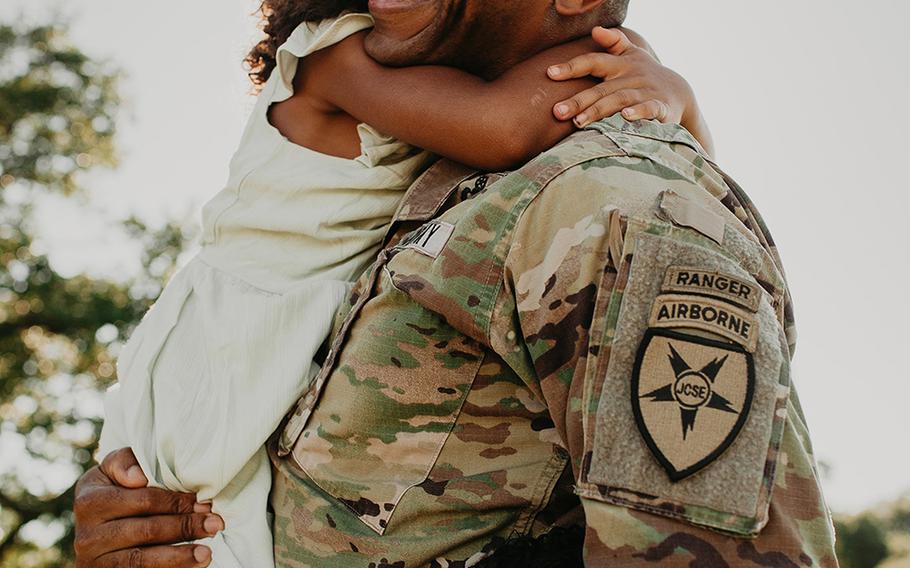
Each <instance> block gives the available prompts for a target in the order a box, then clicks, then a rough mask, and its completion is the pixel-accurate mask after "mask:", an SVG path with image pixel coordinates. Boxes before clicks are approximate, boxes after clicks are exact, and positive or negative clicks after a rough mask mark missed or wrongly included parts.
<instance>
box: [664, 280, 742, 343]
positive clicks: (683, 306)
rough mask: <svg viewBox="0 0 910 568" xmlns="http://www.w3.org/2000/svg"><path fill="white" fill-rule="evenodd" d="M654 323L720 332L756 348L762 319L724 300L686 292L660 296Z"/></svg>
mask: <svg viewBox="0 0 910 568" xmlns="http://www.w3.org/2000/svg"><path fill="white" fill-rule="evenodd" d="M649 325H650V327H659V328H671V329H673V328H680V327H689V328H695V329H700V330H703V331H709V332H711V333H716V334H718V335H720V336H722V337H725V338H727V339H729V340H731V341H734V342H736V343H738V344H740V345H742V346H743V347H744V348H745V349H746V350H747V351H750V352H752V351H755V347H756V345H757V344H758V321H757V320H756V319H755V317H754V316H753V315H752V314H750V313H748V312H746V311H745V310H741V309H739V308H736V307H734V306H731V305H729V304H726V303H724V302H718V301H716V300H713V299H711V298H702V297H698V296H690V295H683V294H667V295H664V296H658V297H657V299H655V300H654V307H653V308H652V309H651V319H650V320H649Z"/></svg>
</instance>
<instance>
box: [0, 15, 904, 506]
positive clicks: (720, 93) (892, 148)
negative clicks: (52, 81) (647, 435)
mask: <svg viewBox="0 0 910 568" xmlns="http://www.w3.org/2000/svg"><path fill="white" fill-rule="evenodd" d="M631 3H632V8H631V11H630V16H629V19H628V25H629V26H630V27H632V28H634V29H636V30H637V31H639V32H641V33H642V34H643V35H644V36H645V37H646V38H648V40H649V41H650V42H651V43H652V45H653V46H654V47H655V49H656V50H657V52H658V54H659V55H660V56H661V58H662V59H663V61H664V63H666V64H667V65H669V66H671V67H673V68H674V69H676V70H677V71H679V72H681V73H682V74H683V75H684V76H686V77H687V78H688V79H689V81H690V82H691V83H692V84H693V86H694V87H695V89H696V91H697V93H698V96H699V99H700V101H701V105H702V108H703V110H704V112H705V114H706V115H707V117H708V120H709V122H710V124H711V126H712V129H713V131H714V135H715V139H716V141H717V146H718V154H719V159H720V163H721V164H722V165H723V166H724V168H725V169H726V170H727V171H728V172H729V173H731V175H733V176H734V177H735V178H736V179H737V180H739V182H740V183H741V184H742V185H743V186H744V187H745V189H746V190H747V191H748V192H749V194H750V195H751V196H752V198H753V200H754V201H755V202H756V203H757V204H758V206H759V207H760V209H761V210H762V212H763V214H764V216H765V219H766V220H767V222H768V224H769V225H770V227H771V230H772V231H773V233H774V236H775V238H776V240H777V242H778V244H779V246H780V248H781V251H782V254H783V258H784V262H785V264H786V268H787V271H788V276H789V279H790V284H791V288H792V291H793V296H794V298H795V305H796V313H797V324H798V328H799V347H798V349H797V355H796V361H795V364H794V381H795V384H796V386H797V388H798V389H799V392H800V397H801V399H802V402H803V406H804V407H805V409H806V414H807V416H808V420H809V425H810V428H811V431H812V433H813V438H814V443H815V448H816V451H817V455H818V458H819V459H820V460H823V461H824V462H826V463H827V464H829V465H830V466H831V473H830V475H829V477H828V478H827V480H826V492H827V496H828V499H829V502H830V504H831V505H832V507H834V508H835V509H837V510H843V511H852V510H858V509H860V508H862V507H865V506H867V505H870V504H874V503H876V502H878V501H880V500H882V499H886V498H890V497H893V496H895V495H897V494H898V493H900V492H902V491H905V490H907V489H910V452H908V451H907V448H908V444H907V437H908V434H910V412H908V409H910V372H908V367H907V363H906V361H907V360H908V358H910V345H908V343H910V333H908V331H907V324H908V322H910V300H908V297H910V294H908V292H907V282H908V277H910V269H908V260H910V254H908V252H907V248H908V245H910V239H908V237H907V231H906V227H907V225H908V222H907V221H906V219H905V216H906V214H907V211H908V208H910V197H908V191H910V183H908V181H907V180H908V177H910V175H908V174H907V173H906V171H907V170H906V169H905V167H906V165H907V162H908V161H910V142H908V133H910V118H908V117H910V112H908V106H907V105H908V101H910V77H908V74H910V71H908V69H910V66H908V64H907V58H908V56H910V39H908V35H907V34H906V31H905V29H904V26H905V24H906V22H907V21H908V19H910V4H908V3H907V2H902V1H900V0H867V1H865V2H862V3H859V2H847V1H845V0H834V1H832V0H825V1H823V0H802V1H800V2H793V1H792V0H787V1H785V0H774V1H770V0H769V1H764V2H725V1H724V2H722V1H719V0H714V1H709V0H686V1H685V2H670V1H666V0H664V1H660V0H652V1H650V2H639V1H638V0H631ZM854 6H862V8H855V9H854V8H853V7H854ZM54 7H56V9H57V10H58V11H59V12H60V13H62V14H65V15H68V16H69V17H70V18H71V19H72V21H73V35H74V38H75V40H76V41H77V43H78V45H80V46H81V47H83V48H84V49H86V50H87V51H88V52H89V53H91V54H93V55H96V56H100V57H104V58H107V59H109V60H112V61H113V62H115V63H116V64H117V65H118V66H119V67H120V68H121V69H123V70H124V71H125V73H126V79H125V81H124V82H123V89H122V91H123V95H124V97H125V99H126V100H127V101H128V103H127V106H126V109H125V111H124V116H123V118H122V120H121V122H120V136H119V143H118V146H119V148H120V152H121V157H122V165H121V167H120V168H119V169H117V170H116V171H113V172H102V173H98V174H93V175H92V177H91V179H90V181H91V183H90V186H91V188H92V192H91V199H90V201H89V203H88V205H87V210H86V209H82V210H80V211H78V212H77V211H76V210H75V209H74V208H73V207H74V206H73V205H72V204H69V203H59V202H50V203H47V204H45V206H44V207H43V208H42V219H43V222H42V227H43V230H44V235H45V236H44V242H45V243H46V246H47V247H48V249H49V250H50V252H51V254H52V258H53V259H54V261H55V263H56V265H57V266H58V267H59V268H60V269H61V270H62V271H64V272H66V273H74V272H78V271H83V270H88V271H91V272H94V273H99V274H108V275H115V276H116V275H123V274H129V273H131V271H133V270H134V269H135V267H136V266H137V265H138V261H137V259H136V257H135V250H133V249H132V248H130V247H126V246H124V245H123V244H122V235H121V234H120V233H118V232H117V231H115V230H112V229H111V222H110V221H111V219H116V218H118V217H122V216H125V215H127V214H129V213H138V214H140V215H141V216H143V217H145V218H147V219H150V220H152V221H160V220H161V219H164V218H166V217H169V216H175V215H187V214H189V215H193V216H195V218H197V219H198V210H199V208H200V207H201V205H202V204H203V203H204V202H205V201H206V200H207V199H208V198H209V197H210V196H211V195H213V194H214V193H215V192H217V191H218V190H219V189H220V188H221V185H222V184H223V183H224V180H225V179H226V172H227V164H228V160H229V158H230V155H231V153H232V151H233V149H234V147H235V144H236V142H237V139H238V137H239V134H240V130H241V128H242V126H243V122H244V120H245V118H246V114H247V113H248V112H249V110H250V108H251V105H252V99H251V98H250V97H249V96H248V95H247V92H248V86H249V85H248V83H247V82H246V77H245V75H244V72H243V70H242V68H241V67H240V64H239V62H240V60H241V59H242V56H243V53H244V51H245V50H246V49H247V48H248V47H249V45H250V43H251V42H252V40H253V38H254V37H256V31H255V28H254V20H253V19H251V18H250V16H249V14H250V13H251V12H252V11H253V9H254V8H255V3H254V2H251V1H250V0H193V1H191V2H177V1H175V0H164V1H157V2H123V1H122V0H68V1H67V2H66V3H56V2H53V1H52V0H3V1H2V3H0V15H7V16H8V15H10V14H17V13H21V12H23V11H24V12H25V13H26V14H32V15H37V14H42V13H46V12H47V11H48V9H49V8H54ZM35 17H38V16H35ZM76 215H78V217H76ZM77 219H78V220H77Z"/></svg>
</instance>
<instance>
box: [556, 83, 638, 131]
mask: <svg viewBox="0 0 910 568" xmlns="http://www.w3.org/2000/svg"><path fill="white" fill-rule="evenodd" d="M642 98H643V97H642V96H641V94H640V93H639V92H638V91H637V90H635V89H620V90H618V91H616V92H613V93H610V94H609V95H607V96H606V97H603V98H601V99H599V100H598V101H597V102H595V103H594V104H593V105H591V106H590V107H588V108H586V109H585V110H584V111H583V112H581V113H579V114H578V116H576V117H575V118H574V119H573V121H574V122H575V126H577V127H579V128H582V127H584V126H587V125H588V124H591V123H592V122H594V121H595V120H600V119H601V118H606V117H608V116H613V115H614V114H616V113H617V112H620V111H621V110H622V109H624V108H627V107H630V106H633V105H636V104H638V103H639V102H641V100H642Z"/></svg>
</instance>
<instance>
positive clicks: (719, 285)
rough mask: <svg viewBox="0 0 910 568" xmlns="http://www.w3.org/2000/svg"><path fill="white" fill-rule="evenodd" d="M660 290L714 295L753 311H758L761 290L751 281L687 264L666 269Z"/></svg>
mask: <svg viewBox="0 0 910 568" xmlns="http://www.w3.org/2000/svg"><path fill="white" fill-rule="evenodd" d="M661 290H663V291H664V292H688V293H690V294H704V295H706V296H714V297H715V298H721V299H723V300H727V301H729V302H732V303H734V304H736V305H738V306H742V307H744V308H746V309H748V310H750V311H753V312H756V311H758V303H759V301H760V300H761V291H760V290H759V289H758V286H756V285H755V284H753V283H751V282H747V281H745V280H742V279H740V278H737V277H735V276H732V275H730V274H726V273H724V272H717V271H711V270H702V269H699V268H693V267H689V266H671V267H670V268H669V269H668V270H667V275H666V277H665V278H664V284H663V286H662V287H661Z"/></svg>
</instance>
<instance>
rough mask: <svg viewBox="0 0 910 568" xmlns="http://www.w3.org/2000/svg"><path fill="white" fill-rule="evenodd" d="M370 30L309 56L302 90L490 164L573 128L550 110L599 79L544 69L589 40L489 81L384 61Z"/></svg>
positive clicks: (414, 138)
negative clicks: (366, 42) (367, 45)
mask: <svg viewBox="0 0 910 568" xmlns="http://www.w3.org/2000/svg"><path fill="white" fill-rule="evenodd" d="M364 35H365V33H361V34H355V35H354V36H352V37H350V38H348V39H346V40H345V41H343V42H341V43H339V44H338V45H336V46H334V47H333V48H332V49H327V50H323V51H320V52H317V53H315V54H313V55H311V56H310V57H308V58H306V59H305V60H304V62H303V64H302V65H301V68H300V70H299V75H298V77H297V79H298V80H299V81H300V84H299V87H301V88H302V89H303V92H304V93H309V96H311V97H315V98H316V99H317V101H316V103H315V104H317V105H318V106H320V107H321V106H324V105H325V106H328V107H329V108H336V109H339V110H341V111H343V112H344V113H346V114H349V115H351V116H352V117H354V118H355V119H357V120H358V121H362V122H366V123H368V124H371V125H373V126H375V127H376V128H378V129H379V130H380V131H382V132H385V133H387V134H391V135H393V136H395V137H397V138H400V139H401V140H404V141H406V142H408V143H410V144H413V145H415V146H419V147H421V148H426V149H428V150H430V151H433V152H435V153H437V154H440V155H443V156H446V157H449V158H452V159H454V160H457V161H460V162H463V163H465V164H469V165H471V166H475V167H478V168H481V169H485V170H502V169H508V168H509V167H512V166H514V165H516V164H521V163H523V162H525V161H526V160H527V159H529V158H531V157H533V156H534V155H536V154H537V153H539V152H541V151H543V150H545V149H547V148H549V147H550V146H552V145H553V144H555V143H556V142H558V141H559V140H561V139H562V138H564V137H565V136H566V135H568V134H570V133H571V132H572V131H573V130H574V128H575V127H574V126H573V125H572V123H570V122H564V121H560V120H557V119H556V118H555V117H554V116H553V114H552V113H551V112H550V109H551V108H552V107H553V105H554V104H555V103H556V102H557V101H560V100H563V99H565V98H567V97H570V96H571V95H574V94H576V93H578V92H579V91H581V90H583V89H585V88H588V87H592V86H595V85H596V83H595V82H594V81H593V80H592V79H591V78H579V79H573V80H570V81H565V82H554V81H551V80H549V79H548V78H547V76H546V73H545V70H546V69H547V67H549V66H551V65H553V64H556V63H560V62H563V61H566V60H569V59H571V58H573V57H576V56H578V55H581V54H583V53H588V52H591V51H593V50H596V49H598V47H597V44H596V43H594V42H593V41H591V40H590V39H583V40H577V41H575V42H571V43H568V44H564V45H561V46H557V47H554V48H552V49H549V50H546V51H544V52H542V53H540V54H537V55H535V56H533V57H531V58H530V59H528V60H526V61H524V62H522V63H520V64H518V65H516V66H515V67H514V68H512V69H511V70H509V71H508V72H506V73H505V74H503V75H502V76H501V77H499V78H498V79H497V80H495V81H492V82H487V81H484V80H482V79H480V78H478V77H475V76H473V75H470V74H469V73H466V72H463V71H459V70H457V69H453V68H448V67H441V66H414V67H404V68H390V67H384V66H382V65H380V64H378V63H376V62H375V61H373V60H372V59H371V58H370V57H369V56H368V55H367V54H366V53H365V52H364V50H363V37H364ZM652 61H653V64H652V65H653V66H655V67H660V66H659V64H658V63H657V62H656V61H654V60H652ZM630 63H631V61H630ZM638 64H641V63H638V62H636V65H638ZM642 75H643V76H649V75H648V72H647V71H645V72H643V73H642ZM654 75H656V74H654ZM295 82H297V80H295ZM652 86H653V85H652ZM654 87H655V90H660V89H659V87H656V86H654ZM666 98H667V99H671V100H673V101H677V100H679V98H680V97H666ZM634 102H636V103H637V102H644V99H643V100H636V101H634ZM601 108H606V107H601ZM622 108H623V107H622V106H617V107H616V108H615V109H613V110H612V112H610V113H609V114H613V113H615V112H618V111H620V110H622ZM680 112H681V111H680ZM607 116H608V115H607Z"/></svg>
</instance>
